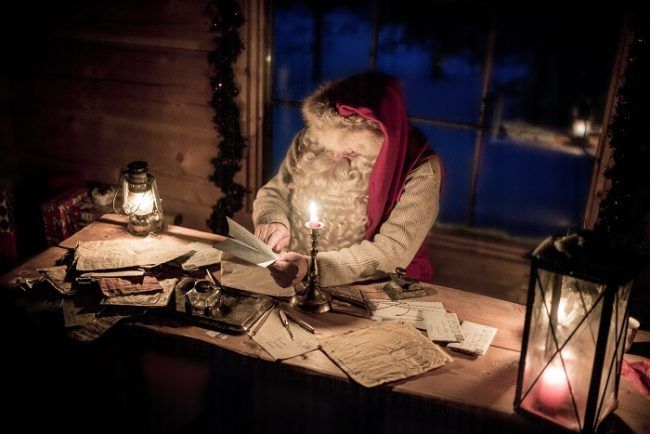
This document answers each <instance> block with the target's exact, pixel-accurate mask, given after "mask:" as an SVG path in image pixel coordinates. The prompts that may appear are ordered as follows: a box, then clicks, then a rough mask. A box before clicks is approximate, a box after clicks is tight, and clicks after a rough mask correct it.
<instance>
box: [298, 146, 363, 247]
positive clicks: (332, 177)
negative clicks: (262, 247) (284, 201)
mask: <svg viewBox="0 0 650 434" xmlns="http://www.w3.org/2000/svg"><path fill="white" fill-rule="evenodd" d="M312 143H313V142H311V143H310V141H305V142H304V143H303V144H304V147H303V153H302V156H301V158H300V159H299V161H298V163H297V164H296V171H295V173H294V176H293V181H292V183H291V185H290V191H291V193H290V204H291V213H290V214H291V243H290V245H289V249H290V250H292V251H295V252H301V253H304V254H308V252H309V249H310V248H311V238H310V237H309V230H308V229H307V228H306V227H305V222H307V221H309V202H311V201H314V202H315V203H316V204H317V207H318V216H319V218H320V221H321V222H323V223H324V224H325V227H324V228H323V229H322V230H321V232H320V237H319V240H318V250H319V251H322V252H327V251H331V250H339V249H342V248H344V247H349V246H351V245H354V244H358V243H360V242H361V241H362V240H363V239H364V238H365V230H366V223H367V221H368V217H367V208H368V181H369V178H370V172H371V170H372V167H373V164H374V161H370V160H368V159H367V158H364V157H363V156H357V157H355V158H353V159H352V160H349V159H347V158H341V159H339V160H334V159H332V158H331V156H330V154H329V153H328V152H326V151H324V150H323V149H322V148H320V147H319V146H318V145H316V144H312Z"/></svg>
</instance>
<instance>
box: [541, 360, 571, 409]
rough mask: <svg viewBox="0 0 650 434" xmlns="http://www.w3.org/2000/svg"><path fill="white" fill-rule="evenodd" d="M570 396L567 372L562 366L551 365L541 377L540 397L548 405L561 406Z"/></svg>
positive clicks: (552, 406) (551, 406)
mask: <svg viewBox="0 0 650 434" xmlns="http://www.w3.org/2000/svg"><path fill="white" fill-rule="evenodd" d="M568 396H569V385H568V383H567V378H566V374H565V373H564V370H563V369H562V368H561V367H558V366H549V367H547V368H546V369H545V370H544V373H543V374H542V376H541V377H540V379H539V386H538V395H537V397H538V399H539V402H540V404H543V405H545V406H546V407H549V408H553V409H557V408H560V407H561V406H562V405H563V404H564V403H565V402H566V399H567V397H568Z"/></svg>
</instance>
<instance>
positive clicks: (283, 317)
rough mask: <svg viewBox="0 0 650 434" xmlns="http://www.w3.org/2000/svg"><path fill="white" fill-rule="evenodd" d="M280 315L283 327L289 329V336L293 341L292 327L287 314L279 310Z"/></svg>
mask: <svg viewBox="0 0 650 434" xmlns="http://www.w3.org/2000/svg"><path fill="white" fill-rule="evenodd" d="M278 313H279V314H280V321H281V322H282V325H283V326H284V328H285V329H287V332H289V336H290V337H291V340H293V333H291V327H289V320H287V314H286V313H285V312H284V310H282V309H278Z"/></svg>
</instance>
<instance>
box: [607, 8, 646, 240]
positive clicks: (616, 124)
mask: <svg viewBox="0 0 650 434" xmlns="http://www.w3.org/2000/svg"><path fill="white" fill-rule="evenodd" d="M640 12H641V13H638V14H635V16H634V19H633V20H632V22H631V23H630V30H631V31H632V39H631V41H630V43H629V49H628V54H627V65H626V68H625V73H624V76H623V83H622V85H621V86H620V87H619V89H618V100H617V104H616V114H615V116H614V119H613V121H612V124H611V126H610V128H609V131H608V134H609V137H610V146H611V147H612V161H613V165H612V166H611V167H610V168H608V169H607V170H606V171H605V176H606V177H607V178H608V179H609V180H610V182H611V189H610V190H609V192H608V194H607V197H606V198H605V199H604V200H603V202H602V203H601V206H600V210H599V213H598V223H597V224H596V228H595V229H596V230H597V231H600V232H601V233H603V234H605V236H607V238H609V239H611V240H612V241H615V242H620V243H624V244H627V245H631V246H635V247H646V248H650V240H649V238H650V229H649V228H650V131H649V130H648V127H647V123H648V122H647V119H645V118H644V116H646V115H645V113H648V109H649V108H650V107H648V99H647V98H648V77H649V76H650V70H649V69H648V52H649V51H650V47H649V46H648V29H649V28H650V14H649V13H648V12H649V11H648V8H647V7H642V11H640ZM644 107H645V109H644Z"/></svg>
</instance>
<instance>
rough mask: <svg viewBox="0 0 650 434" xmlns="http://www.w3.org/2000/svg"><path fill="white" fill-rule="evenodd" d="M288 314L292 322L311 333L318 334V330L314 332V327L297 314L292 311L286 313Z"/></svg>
mask: <svg viewBox="0 0 650 434" xmlns="http://www.w3.org/2000/svg"><path fill="white" fill-rule="evenodd" d="M286 313H287V316H288V317H289V318H290V319H291V321H293V322H295V323H296V324H298V325H299V326H300V327H302V328H304V329H305V330H307V331H308V332H309V333H316V330H314V327H312V326H311V325H310V324H309V323H307V322H306V321H304V320H302V319H300V318H298V317H297V316H296V315H295V314H293V313H292V312H290V311H286Z"/></svg>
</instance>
